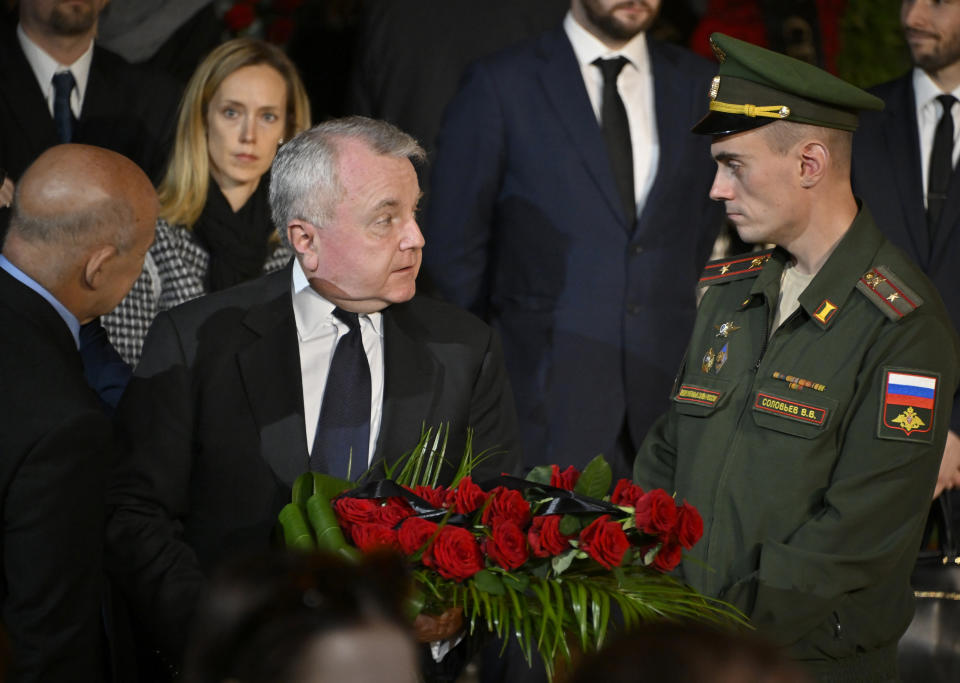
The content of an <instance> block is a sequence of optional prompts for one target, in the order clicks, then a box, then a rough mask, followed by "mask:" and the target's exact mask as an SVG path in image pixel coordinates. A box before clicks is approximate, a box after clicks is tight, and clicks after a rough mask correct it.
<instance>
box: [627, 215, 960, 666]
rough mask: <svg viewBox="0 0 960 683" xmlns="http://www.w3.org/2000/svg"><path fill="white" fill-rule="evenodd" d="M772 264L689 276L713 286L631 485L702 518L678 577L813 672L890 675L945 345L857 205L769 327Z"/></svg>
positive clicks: (923, 281)
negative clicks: (670, 496) (671, 495)
mask: <svg viewBox="0 0 960 683" xmlns="http://www.w3.org/2000/svg"><path fill="white" fill-rule="evenodd" d="M787 258H788V257H787V255H786V253H785V252H783V251H782V250H774V251H773V252H771V253H768V254H765V255H761V256H758V257H754V256H753V255H751V256H749V257H747V258H746V259H739V260H738V259H735V260H733V261H730V262H728V263H727V266H728V268H730V270H731V271H734V272H735V271H737V270H738V269H739V273H737V274H734V273H733V272H729V273H728V271H727V270H725V269H724V268H723V267H722V264H718V263H714V264H711V265H708V268H707V272H708V273H712V274H710V275H707V276H706V277H705V278H704V280H702V282H703V281H710V280H713V281H715V284H713V285H712V286H710V287H709V289H708V291H707V292H706V294H705V295H704V298H703V300H702V302H701V305H700V309H699V311H698V314H697V321H696V325H695V328H694V332H693V336H692V338H691V342H690V346H689V347H688V349H687V354H686V360H685V363H684V366H683V367H682V369H681V371H680V373H679V375H678V377H677V382H676V385H675V387H674V391H673V403H672V406H671V408H670V410H669V412H668V413H667V414H666V415H664V416H663V417H662V418H661V419H660V421H659V422H657V423H656V424H655V426H654V427H653V428H652V429H651V432H650V433H649V434H648V436H647V438H646V440H645V441H644V443H643V445H642V447H641V449H640V452H639V455H638V456H637V460H636V464H635V479H636V480H637V482H638V483H640V484H641V485H642V486H644V487H645V488H651V487H662V488H664V489H666V490H667V491H669V492H674V491H675V492H676V495H677V499H678V500H682V499H686V500H688V501H690V502H691V503H692V504H693V505H695V506H697V508H698V509H699V510H700V512H701V514H702V515H703V518H704V525H705V533H704V537H703V539H702V540H701V541H700V543H699V544H698V545H697V546H695V547H694V549H693V550H692V551H691V552H690V554H689V556H688V557H687V558H686V559H685V560H684V563H683V573H684V576H685V578H686V580H687V581H688V582H689V583H690V584H691V585H692V586H693V587H695V588H697V589H698V590H700V591H701V592H703V593H705V594H707V595H710V596H718V597H720V598H723V599H725V600H728V601H730V602H732V603H734V604H735V605H737V606H738V607H740V608H741V609H742V610H743V611H744V612H746V613H747V614H748V615H749V616H750V618H751V619H752V620H753V622H754V624H755V625H756V626H757V628H758V629H759V630H760V631H761V633H764V634H765V635H767V636H768V637H771V638H773V639H774V640H775V641H777V642H779V643H780V644H782V645H784V646H788V648H789V653H790V654H791V655H792V656H794V657H795V658H797V659H801V660H806V661H807V663H808V665H809V668H810V669H811V671H812V672H813V673H815V674H816V675H818V676H819V677H820V679H821V680H841V679H842V680H857V681H859V680H863V681H881V680H895V671H896V669H895V666H896V665H895V647H896V642H897V640H898V638H899V637H900V635H901V634H902V633H903V631H904V630H905V629H906V627H907V625H908V623H909V621H910V618H911V615H912V610H913V607H912V600H913V598H912V591H911V589H910V586H909V584H908V580H909V576H910V572H911V569H912V567H913V564H914V560H915V558H916V553H917V548H918V545H919V539H920V534H921V532H922V527H923V524H924V520H925V518H926V515H927V511H928V510H929V506H930V497H931V495H932V492H933V486H934V482H935V480H936V476H937V471H938V468H939V463H940V458H941V453H942V451H943V445H944V441H945V439H946V432H947V429H948V425H949V418H950V415H949V411H950V407H951V402H952V398H953V395H954V391H955V390H956V388H957V384H958V364H960V350H958V340H957V337H956V335H955V333H954V331H953V328H952V325H951V323H950V320H949V318H948V317H947V314H946V312H945V311H944V308H943V305H942V303H941V301H940V298H939V296H938V295H937V293H936V292H935V290H934V288H933V287H932V285H931V284H930V283H929V281H928V280H927V278H926V277H925V276H924V275H923V274H922V273H921V272H920V270H919V269H918V268H917V267H915V266H914V265H913V264H912V263H911V262H910V261H909V259H908V258H907V257H906V256H905V255H904V254H903V253H902V252H900V251H899V250H898V249H896V248H895V247H893V246H892V245H890V244H889V243H888V242H887V241H886V239H885V238H884V237H883V236H882V235H881V234H880V233H879V232H878V230H877V228H876V227H875V226H874V224H873V220H872V218H871V217H870V215H869V212H868V211H867V210H866V209H861V211H860V213H859V214H858V216H857V218H856V219H855V220H854V222H853V224H852V225H851V227H850V229H849V231H848V232H847V234H846V235H845V236H844V237H843V239H842V240H841V241H840V243H839V244H838V245H837V247H836V249H835V250H834V252H833V253H832V254H831V255H830V257H829V258H828V260H827V261H826V263H825V264H824V266H823V267H822V269H821V270H820V271H819V272H818V273H817V275H816V277H815V278H814V279H813V281H812V282H811V283H810V285H809V286H808V287H807V288H806V289H805V290H804V291H803V293H802V294H801V295H800V297H799V301H800V308H799V309H797V310H796V311H794V312H793V314H792V315H790V316H789V317H788V318H787V320H785V321H784V322H783V323H782V325H781V326H780V327H779V328H778V329H777V330H776V332H774V333H773V334H772V335H769V329H770V327H769V326H770V324H771V322H772V320H773V316H774V312H775V310H774V309H775V307H776V302H777V298H778V294H779V291H778V290H779V286H780V276H781V273H782V271H783V266H784V263H785V262H786V260H787ZM878 266H883V267H884V268H879V269H877V267H878ZM711 268H713V270H711ZM721 271H723V273H721ZM887 276H889V277H887ZM858 282H860V285H859V286H858ZM872 287H873V288H875V289H872ZM894 294H896V296H894ZM891 297H892V298H891ZM921 300H922V303H921ZM851 676H852V677H851Z"/></svg>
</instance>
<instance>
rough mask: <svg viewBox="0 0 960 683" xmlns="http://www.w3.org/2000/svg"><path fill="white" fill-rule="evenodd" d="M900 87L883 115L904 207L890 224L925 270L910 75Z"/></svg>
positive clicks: (923, 221)
mask: <svg viewBox="0 0 960 683" xmlns="http://www.w3.org/2000/svg"><path fill="white" fill-rule="evenodd" d="M901 86H902V87H901V88H899V89H898V92H897V93H896V94H895V96H894V97H891V98H890V102H889V103H888V106H887V109H886V111H884V113H883V116H884V118H883V135H884V141H885V144H886V146H887V149H888V150H889V156H888V158H889V159H894V160H896V163H897V166H898V167H899V168H898V170H897V171H896V172H894V173H893V177H894V180H895V182H896V186H897V192H898V193H899V197H900V201H899V204H900V206H901V207H903V219H902V221H893V222H892V223H897V224H898V225H902V226H903V227H904V228H905V229H906V231H907V239H906V240H902V243H904V244H906V243H907V242H911V243H912V244H913V247H914V253H913V256H914V258H916V259H917V261H918V262H919V263H920V265H921V266H922V267H924V268H926V267H927V264H928V261H929V260H930V239H929V235H928V233H927V224H926V212H925V211H924V203H923V173H922V170H921V167H920V141H919V137H918V133H917V130H918V129H917V109H916V105H915V103H914V96H913V83H912V81H911V78H910V75H909V74H907V76H905V77H904V79H903V80H902V81H901Z"/></svg>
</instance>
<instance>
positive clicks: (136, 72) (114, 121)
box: [0, 0, 179, 235]
mask: <svg viewBox="0 0 960 683" xmlns="http://www.w3.org/2000/svg"><path fill="white" fill-rule="evenodd" d="M106 4H107V0H69V1H67V0H20V3H19V17H20V21H19V24H18V25H17V28H16V30H15V31H14V30H11V29H7V30H4V31H3V32H2V35H0V169H4V170H5V172H6V176H7V180H6V182H3V181H0V183H2V186H0V207H3V206H4V205H6V204H8V203H9V198H10V197H11V196H12V192H13V184H14V183H16V181H17V179H18V178H19V177H20V175H21V174H22V173H23V171H24V169H25V168H26V167H27V166H28V165H29V164H30V163H31V162H32V161H33V160H34V158H36V156H37V155H39V154H40V153H41V152H42V151H43V150H45V149H47V148H48V147H52V146H53V145H56V144H58V143H63V142H82V143H86V144H91V145H98V146H100V147H106V148H107V149H112V150H114V151H116V152H120V153H121V154H123V155H125V156H127V157H129V158H130V159H133V160H134V161H135V162H136V163H137V164H139V165H140V167H141V168H142V169H143V170H144V171H146V172H147V173H148V174H149V175H150V176H151V177H153V178H154V179H155V180H156V179H157V178H158V177H159V175H160V173H161V171H162V167H163V165H164V164H165V163H166V157H167V151H168V147H169V142H170V139H171V135H172V132H173V125H174V122H175V118H176V107H177V103H178V99H179V94H178V90H177V86H176V85H175V84H174V83H173V81H172V80H170V79H166V78H163V77H161V76H159V75H155V74H150V73H147V72H145V71H144V70H142V69H140V68H138V67H134V66H132V65H130V64H128V63H127V62H125V61H124V60H123V59H122V58H120V57H118V56H117V55H115V54H113V53H112V52H109V51H107V50H105V49H103V48H101V47H98V46H96V45H95V44H94V37H95V36H96V33H97V18H98V16H99V14H100V11H101V10H102V9H103V8H104V6H105V5H106ZM5 214H7V211H5V210H3V209H2V208H0V235H2V233H3V230H4V229H5V226H6V223H7V221H8V220H9V216H7V215H5Z"/></svg>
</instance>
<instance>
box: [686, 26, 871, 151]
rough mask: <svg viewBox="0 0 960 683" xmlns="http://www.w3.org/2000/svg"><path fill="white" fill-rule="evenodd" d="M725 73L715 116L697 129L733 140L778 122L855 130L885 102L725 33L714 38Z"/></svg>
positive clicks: (714, 92)
mask: <svg viewBox="0 0 960 683" xmlns="http://www.w3.org/2000/svg"><path fill="white" fill-rule="evenodd" d="M710 46H711V47H712V48H713V52H714V54H716V56H717V59H718V60H719V61H720V70H719V73H718V75H717V76H715V77H714V79H713V83H711V85H710V92H709V97H710V105H709V107H710V110H709V111H708V112H707V114H706V116H704V117H703V118H702V119H700V121H699V123H697V125H696V126H694V127H693V132H694V133H700V134H703V135H713V136H714V137H718V136H722V135H731V134H733V133H739V132H740V131H744V130H750V129H752V128H758V127H760V126H762V125H765V124H767V123H772V122H773V121H793V122H795V123H809V124H813V125H815V126H824V127H826V128H839V129H840V130H851V131H852V130H856V128H857V122H858V112H859V111H861V110H863V109H883V100H881V99H880V98H879V97H874V96H873V95H871V94H870V93H868V92H866V91H865V90H861V89H860V88H858V87H856V86H855V85H851V84H850V83H847V82H846V81H844V80H842V79H840V78H837V77H836V76H833V75H832V74H829V73H827V72H826V71H824V70H823V69H819V68H817V67H815V66H813V65H812V64H808V63H807V62H802V61H800V60H799V59H794V58H793V57H788V56H786V55H783V54H780V53H779V52H773V51H772V50H767V49H765V48H762V47H759V46H757V45H753V44H751V43H747V42H744V41H742V40H737V39H736V38H731V37H730V36H727V35H724V34H722V33H714V34H713V35H712V36H710Z"/></svg>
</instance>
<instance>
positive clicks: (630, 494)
mask: <svg viewBox="0 0 960 683" xmlns="http://www.w3.org/2000/svg"><path fill="white" fill-rule="evenodd" d="M642 495H643V489H642V488H640V487H639V486H637V485H636V484H634V483H633V482H632V481H630V480H629V479H621V480H620V481H618V482H617V486H616V487H615V488H614V489H613V493H612V494H611V495H610V502H611V503H613V504H614V505H628V506H630V507H636V505H637V500H638V499H639V498H640V496H642Z"/></svg>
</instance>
